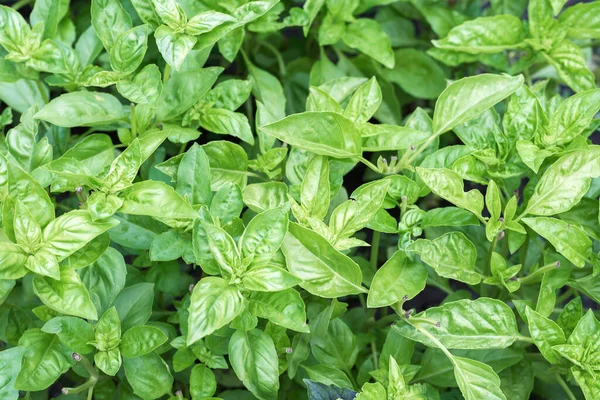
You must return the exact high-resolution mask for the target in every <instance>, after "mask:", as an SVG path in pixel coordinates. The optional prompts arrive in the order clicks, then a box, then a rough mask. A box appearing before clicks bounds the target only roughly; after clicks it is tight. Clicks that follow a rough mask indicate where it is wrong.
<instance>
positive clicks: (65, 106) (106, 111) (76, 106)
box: [34, 92, 124, 128]
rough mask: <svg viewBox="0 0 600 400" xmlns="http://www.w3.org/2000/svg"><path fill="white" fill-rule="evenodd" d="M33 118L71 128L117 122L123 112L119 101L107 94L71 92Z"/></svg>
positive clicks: (54, 101)
mask: <svg viewBox="0 0 600 400" xmlns="http://www.w3.org/2000/svg"><path fill="white" fill-rule="evenodd" d="M34 117H35V118H37V119H41V120H42V121H46V122H50V123H51V124H54V125H56V126H62V127H67V128H71V127H74V126H96V125H106V124H110V123H113V122H117V121H119V120H120V119H122V118H123V117H124V112H123V105H122V104H121V102H120V101H119V99H117V98H116V97H114V96H112V95H110V94H108V93H100V92H73V93H65V94H62V95H60V96H58V97H56V98H55V99H53V100H52V101H51V102H50V103H48V104H46V105H45V106H44V107H43V108H42V109H41V110H40V111H38V112H37V114H35V115H34Z"/></svg>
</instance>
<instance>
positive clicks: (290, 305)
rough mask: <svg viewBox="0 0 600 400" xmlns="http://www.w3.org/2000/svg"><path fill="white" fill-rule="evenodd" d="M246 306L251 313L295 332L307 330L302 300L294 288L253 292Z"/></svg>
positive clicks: (306, 331)
mask: <svg viewBox="0 0 600 400" xmlns="http://www.w3.org/2000/svg"><path fill="white" fill-rule="evenodd" d="M248 307H249V309H250V312H251V313H252V314H253V315H256V316H257V317H260V318H265V319H268V320H269V321H271V322H273V323H274V324H277V325H280V326H283V327H284V328H288V329H291V330H294V331H296V332H305V333H308V332H309V328H308V325H307V324H306V311H305V306H304V301H303V300H302V297H300V293H298V292H297V291H295V290H294V289H285V290H281V291H278V292H272V293H267V292H262V293H261V292H256V293H253V294H252V295H251V297H250V302H249V304H248Z"/></svg>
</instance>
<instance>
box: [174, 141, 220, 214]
mask: <svg viewBox="0 0 600 400" xmlns="http://www.w3.org/2000/svg"><path fill="white" fill-rule="evenodd" d="M209 170H210V162H209V159H208V157H207V155H206V153H205V152H204V149H203V148H202V147H201V146H198V145H197V144H196V143H194V144H193V145H192V147H191V148H190V149H189V150H188V151H187V152H186V153H185V154H184V156H183V158H182V159H181V163H180V164H179V168H178V170H177V186H176V187H175V190H176V191H177V193H179V194H180V195H181V196H182V197H183V198H187V199H188V201H189V202H190V204H192V205H209V204H210V201H211V199H212V191H211V189H210V172H209Z"/></svg>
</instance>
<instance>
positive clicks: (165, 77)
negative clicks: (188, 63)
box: [163, 64, 171, 83]
mask: <svg viewBox="0 0 600 400" xmlns="http://www.w3.org/2000/svg"><path fill="white" fill-rule="evenodd" d="M170 75H171V66H170V65H169V64H165V70H164V72H163V83H165V82H166V81H168V80H169V76H170Z"/></svg>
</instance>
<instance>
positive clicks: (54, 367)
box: [0, 329, 75, 391]
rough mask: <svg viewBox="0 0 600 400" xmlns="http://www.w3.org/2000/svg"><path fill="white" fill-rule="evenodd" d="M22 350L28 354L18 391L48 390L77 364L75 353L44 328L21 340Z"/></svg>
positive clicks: (18, 383) (24, 361)
mask: <svg viewBox="0 0 600 400" xmlns="http://www.w3.org/2000/svg"><path fill="white" fill-rule="evenodd" d="M19 348H21V349H23V350H24V353H23V362H22V364H21V370H20V371H19V374H18V375H17V379H16V381H15V383H14V387H15V389H18V390H26V391H38V390H44V389H47V388H48V387H50V385H52V384H53V383H54V382H55V381H56V380H57V379H58V378H59V377H60V376H61V375H62V374H63V373H65V372H67V370H68V369H69V368H70V367H71V366H72V365H73V364H74V363H75V361H74V360H73V358H72V357H71V351H69V349H68V348H67V347H66V346H65V345H64V344H62V343H61V342H60V340H59V338H58V336H57V335H52V334H50V333H45V332H42V331H41V330H40V329H30V330H28V331H27V332H25V333H24V334H23V336H22V337H21V339H20V340H19ZM0 354H2V353H0Z"/></svg>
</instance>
